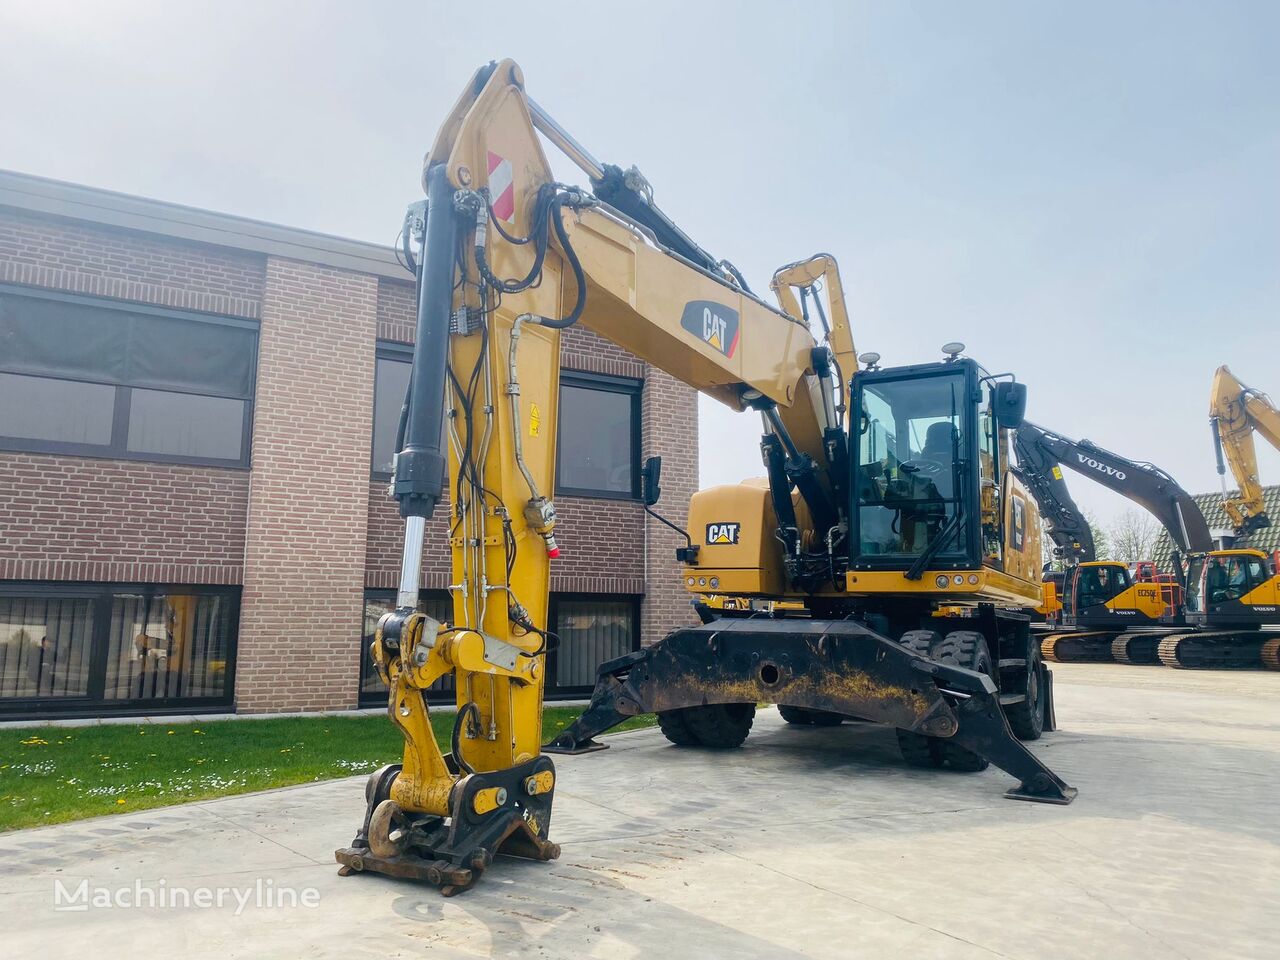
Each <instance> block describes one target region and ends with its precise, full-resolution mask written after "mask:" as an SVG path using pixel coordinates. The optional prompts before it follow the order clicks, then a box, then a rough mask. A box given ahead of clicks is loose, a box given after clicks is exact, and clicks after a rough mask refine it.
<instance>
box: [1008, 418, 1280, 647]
mask: <svg viewBox="0 0 1280 960" xmlns="http://www.w3.org/2000/svg"><path fill="white" fill-rule="evenodd" d="M1015 449H1016V451H1017V455H1018V471H1019V473H1020V474H1021V476H1022V478H1023V480H1024V481H1025V482H1026V483H1027V485H1028V487H1029V488H1030V489H1031V490H1032V492H1033V493H1034V494H1035V496H1036V498H1037V500H1038V501H1039V502H1040V504H1041V508H1042V510H1044V511H1045V514H1044V515H1045V516H1046V518H1047V521H1046V525H1047V527H1048V530H1049V535H1050V537H1051V538H1052V539H1053V540H1054V542H1055V544H1056V545H1057V547H1056V550H1055V553H1056V554H1057V555H1060V556H1063V557H1065V558H1066V559H1067V560H1068V563H1069V566H1068V570H1067V572H1066V575H1065V577H1064V584H1063V608H1062V611H1061V614H1060V615H1059V624H1058V625H1059V627H1060V629H1055V630H1052V631H1051V632H1049V633H1048V634H1047V635H1045V636H1044V637H1043V639H1042V640H1041V652H1042V653H1043V655H1044V657H1045V659H1047V660H1050V661H1057V662H1061V661H1093V662H1099V661H1111V660H1115V661H1118V662H1121V663H1163V664H1164V665H1165V666H1170V667H1250V666H1258V665H1262V666H1266V667H1269V668H1271V669H1280V659H1278V658H1280V642H1277V638H1275V637H1274V636H1273V635H1269V634H1265V633H1263V632H1261V627H1262V626H1263V625H1264V624H1266V623H1275V622H1277V621H1278V620H1280V617H1277V614H1276V611H1277V609H1278V607H1277V602H1278V601H1280V590H1278V587H1280V578H1277V577H1276V576H1275V575H1274V560H1273V558H1268V557H1267V556H1266V555H1265V554H1264V553H1263V552H1262V551H1260V550H1250V549H1229V550H1223V549H1217V548H1216V541H1215V539H1214V537H1213V534H1212V533H1211V532H1210V530H1209V525H1208V523H1207V521H1206V520H1205V518H1204V514H1203V513H1202V512H1201V511H1200V508H1199V507H1198V506H1197V505H1196V502H1195V500H1194V498H1193V497H1192V496H1191V495H1190V494H1189V493H1187V492H1186V491H1185V490H1184V489H1183V488H1182V487H1181V486H1179V485H1178V483H1177V482H1176V481H1175V480H1174V479H1173V477H1171V476H1170V475H1169V474H1168V473H1166V472H1165V471H1163V470H1161V469H1160V468H1159V467H1156V466H1155V465H1153V464H1150V463H1141V462H1137V461H1134V460H1130V459H1128V458H1127V457H1123V456H1121V455H1119V454H1117V453H1114V452H1112V451H1110V450H1106V449H1104V448H1102V447H1100V446H1098V445H1097V444H1095V443H1092V442H1090V441H1088V440H1072V439H1070V438H1068V437H1065V436H1063V435H1061V434H1058V433H1053V432H1051V431H1049V430H1046V429H1044V428H1043V427H1039V426H1036V425H1035V424H1033V423H1031V422H1029V421H1024V422H1023V423H1022V425H1021V426H1020V427H1019V428H1018V430H1017V431H1016V434H1015ZM1063 465H1066V466H1068V467H1070V468H1072V469H1073V470H1075V471H1076V472H1078V473H1080V474H1081V475H1083V476H1086V477H1089V478H1091V479H1093V480H1095V481H1097V482H1098V483H1101V484H1102V485H1103V486H1105V487H1107V488H1108V489H1110V490H1113V491H1115V492H1116V493H1119V494H1120V495H1121V496H1123V497H1125V498H1127V499H1129V500H1131V501H1133V502H1134V503H1136V504H1138V505H1139V506H1141V507H1143V508H1144V509H1146V510H1147V511H1148V512H1150V513H1151V514H1152V515H1153V516H1154V517H1155V518H1156V519H1157V520H1158V521H1159V522H1160V523H1161V525H1162V526H1163V527H1164V528H1165V530H1166V531H1167V532H1168V534H1169V537H1170V539H1171V540H1172V542H1173V544H1174V546H1175V547H1176V549H1177V551H1178V553H1176V554H1175V556H1174V566H1175V570H1174V571H1172V572H1171V573H1161V572H1160V571H1158V570H1156V568H1155V565H1154V564H1153V563H1151V562H1149V561H1146V562H1138V563H1133V564H1126V563H1122V562H1120V561H1115V560H1095V559H1093V558H1092V553H1093V540H1092V537H1091V536H1090V535H1088V534H1087V533H1085V530H1087V528H1088V524H1087V522H1085V521H1084V520H1083V515H1082V514H1081V512H1080V510H1079V508H1077V507H1076V505H1075V502H1074V500H1072V498H1071V494H1070V492H1069V491H1068V489H1067V486H1066V482H1065V480H1064V478H1063V474H1062V466H1063ZM1082 528H1083V529H1082ZM1184 560H1185V561H1186V563H1185V565H1184ZM1046 593H1047V591H1046Z"/></svg>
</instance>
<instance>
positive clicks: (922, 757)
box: [897, 630, 942, 767]
mask: <svg viewBox="0 0 1280 960" xmlns="http://www.w3.org/2000/svg"><path fill="white" fill-rule="evenodd" d="M898 642H899V643H900V644H902V645H903V646H904V647H906V648H907V649H908V650H910V651H911V652H912V653H914V654H917V655H919V656H921V657H928V656H931V655H932V653H933V649H934V647H936V646H938V645H939V644H940V643H942V634H940V633H938V631H937V630H908V631H907V632H906V633H904V634H903V635H902V636H901V637H899V638H898ZM897 734H898V752H899V753H901V754H902V759H903V760H905V761H907V763H909V764H911V766H913V767H940V766H942V752H941V751H940V750H939V749H938V738H937V737H926V736H925V735H924V734H921V733H912V732H911V731H909V730H899V731H897Z"/></svg>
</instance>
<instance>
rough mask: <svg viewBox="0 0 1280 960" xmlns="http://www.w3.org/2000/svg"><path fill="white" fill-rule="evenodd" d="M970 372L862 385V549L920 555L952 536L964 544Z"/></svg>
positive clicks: (956, 548) (955, 544)
mask: <svg viewBox="0 0 1280 960" xmlns="http://www.w3.org/2000/svg"><path fill="white" fill-rule="evenodd" d="M964 405H965V391H964V378H963V376H962V375H960V374H959V372H957V373H956V374H947V375H945V376H934V377H919V378H916V379H910V380H891V381H884V382H880V383H876V382H872V383H870V384H867V385H865V386H864V387H863V389H862V390H861V391H860V400H859V409H858V411H857V417H858V419H857V420H856V421H855V425H856V429H858V430H859V437H858V464H857V485H858V529H859V553H860V554H862V555H868V554H872V555H892V556H912V555H919V554H920V553H922V552H924V550H925V549H926V548H928V547H929V545H930V544H931V543H932V542H933V541H934V540H935V539H936V538H938V537H942V536H944V535H945V536H946V538H947V540H946V542H945V544H944V545H943V552H944V553H955V552H959V553H963V552H965V550H966V544H965V530H964V525H963V524H961V525H960V526H959V527H958V528H956V527H955V526H954V525H953V524H952V521H953V520H955V518H956V517H957V516H958V514H959V503H960V498H961V496H962V495H963V491H964V487H965V483H964V476H965V472H966V470H967V463H966V462H965V459H964V458H965V453H964V451H965V437H964V429H965V428H964V417H963V410H964Z"/></svg>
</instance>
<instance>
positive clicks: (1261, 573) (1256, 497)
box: [1162, 366, 1280, 670]
mask: <svg viewBox="0 0 1280 960" xmlns="http://www.w3.org/2000/svg"><path fill="white" fill-rule="evenodd" d="M1209 422H1210V426H1211V427H1212V430H1213V441H1214V452H1215V454H1216V456H1217V466H1218V475H1219V476H1220V477H1222V478H1223V481H1222V505H1223V508H1224V509H1225V510H1226V513H1227V517H1228V518H1229V519H1230V521H1231V525H1232V527H1233V530H1234V533H1235V535H1236V536H1237V537H1238V538H1240V540H1239V541H1238V542H1237V544H1236V545H1235V547H1233V548H1232V549H1229V550H1218V551H1214V552H1213V553H1212V554H1209V555H1207V556H1202V557H1196V558H1193V559H1192V562H1191V567H1190V570H1189V571H1188V576H1187V604H1186V605H1187V613H1186V617H1187V622H1188V623H1189V624H1190V625H1192V626H1194V627H1197V628H1199V629H1198V632H1197V633H1195V634H1183V635H1180V636H1179V637H1177V638H1175V639H1176V640H1177V642H1179V644H1180V657H1179V662H1178V663H1176V664H1171V665H1177V666H1183V665H1199V663H1200V662H1201V661H1202V660H1204V659H1205V658H1206V655H1209V661H1208V662H1210V663H1214V662H1216V660H1217V658H1216V656H1213V655H1212V653H1214V652H1216V649H1227V650H1231V651H1235V654H1236V656H1237V657H1238V658H1242V659H1244V660H1245V661H1252V660H1253V659H1254V658H1255V656H1256V657H1259V658H1260V660H1261V663H1262V666H1264V667H1267V668H1269V669H1271V670H1280V633H1276V632H1267V631H1266V630H1264V628H1265V627H1267V626H1271V627H1275V626H1280V551H1277V552H1273V553H1272V554H1271V555H1269V556H1268V555H1267V554H1266V553H1265V552H1264V551H1262V550H1259V549H1257V548H1255V547H1251V546H1249V545H1248V540H1249V538H1250V537H1251V536H1252V535H1255V534H1256V533H1257V532H1258V531H1259V530H1264V529H1266V528H1268V527H1270V526H1271V519H1270V518H1269V517H1268V516H1267V513H1266V508H1265V504H1264V502H1263V494H1262V481H1261V480H1260V479H1259V477H1258V457H1257V451H1256V449H1255V447H1254V439H1253V435H1254V433H1255V432H1256V433H1257V434H1259V435H1260V436H1261V437H1263V439H1265V440H1267V441H1268V442H1269V443H1270V444H1271V445H1272V446H1274V447H1275V448H1276V449H1277V450H1280V410H1277V409H1276V407H1275V405H1274V404H1272V402H1271V400H1270V398H1268V397H1267V395H1266V394H1265V393H1262V392H1260V391H1258V390H1254V389H1252V388H1250V387H1247V386H1245V385H1244V384H1243V383H1241V382H1240V381H1239V380H1238V379H1236V377H1235V376H1234V375H1233V374H1232V373H1231V371H1230V370H1229V369H1228V368H1227V367H1226V366H1221V367H1219V368H1218V369H1217V371H1216V372H1215V373H1214V377H1213V387H1212V390H1211V393H1210V398H1209ZM1224 459H1225V461H1226V462H1225V463H1224V462H1223V461H1224ZM1227 465H1230V467H1231V473H1232V475H1233V476H1234V477H1235V480H1236V484H1237V485H1238V487H1239V491H1238V492H1231V491H1229V490H1228V489H1227V485H1226V479H1225V477H1226V466H1227ZM1169 642H1173V641H1172V640H1171V641H1169ZM1255 651H1257V653H1255ZM1162 659H1164V660H1165V662H1166V663H1168V662H1169V660H1168V658H1166V657H1163V655H1162ZM1181 661H1186V662H1185V663H1184V662H1181Z"/></svg>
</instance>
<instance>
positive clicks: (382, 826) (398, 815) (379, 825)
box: [369, 800, 408, 858]
mask: <svg viewBox="0 0 1280 960" xmlns="http://www.w3.org/2000/svg"><path fill="white" fill-rule="evenodd" d="M407 825H408V819H407V818H406V817H405V815H404V811H403V810H401V809H400V805H399V804H398V803H396V802H395V801H394V800H383V801H382V802H381V803H380V804H378V805H377V806H376V807H374V808H373V816H372V817H370V818H369V850H370V851H371V852H372V853H373V855H374V856H376V857H385V858H391V857H398V856H399V855H400V854H401V853H403V852H404V848H405V846H406V842H405V841H406V840H407V838H408V833H407V831H406V830H405V827H406V826H407Z"/></svg>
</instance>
